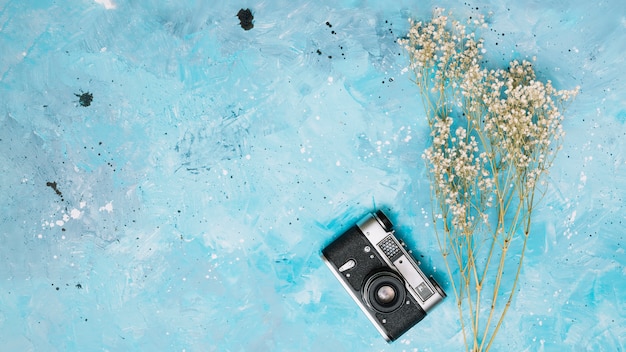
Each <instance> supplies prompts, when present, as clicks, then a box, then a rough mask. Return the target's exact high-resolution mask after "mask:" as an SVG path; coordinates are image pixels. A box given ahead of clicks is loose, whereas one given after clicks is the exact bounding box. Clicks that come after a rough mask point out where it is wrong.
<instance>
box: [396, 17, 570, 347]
mask: <svg viewBox="0 0 626 352" xmlns="http://www.w3.org/2000/svg"><path fill="white" fill-rule="evenodd" d="M410 24H411V29H410V30H409V33H408V36H407V38H405V39H401V40H399V41H398V43H399V44H400V45H402V46H403V47H404V48H405V50H406V52H407V53H408V55H409V59H410V64H409V66H408V68H407V70H411V71H413V73H414V76H415V82H416V84H417V86H418V87H419V89H420V92H421V95H422V98H423V101H424V103H425V104H424V105H425V108H426V113H427V118H428V123H429V126H430V137H431V138H432V144H431V146H429V147H428V148H426V150H425V151H424V153H423V154H422V158H423V159H424V160H425V162H426V165H427V167H428V174H429V177H430V181H431V190H432V199H433V202H434V205H435V206H436V207H437V208H438V210H435V211H433V212H432V213H433V214H437V215H434V218H433V219H434V220H435V222H436V223H439V224H441V225H442V228H443V237H440V244H441V250H442V253H445V254H446V256H445V259H446V260H447V261H449V262H450V263H454V264H458V265H459V267H458V271H459V273H460V274H459V275H460V276H452V272H453V271H452V269H451V268H450V267H449V266H448V269H449V273H450V275H451V279H452V280H453V281H455V287H456V290H457V292H456V293H457V298H458V299H459V300H466V301H467V305H466V306H465V307H466V308H468V309H470V310H471V308H472V307H473V308H475V309H476V310H475V311H471V312H470V314H469V315H467V314H464V313H463V312H461V317H462V321H463V322H464V323H465V324H467V325H464V329H463V331H464V333H466V332H467V331H471V332H472V333H473V334H474V335H473V338H468V339H467V340H466V341H471V342H466V347H467V349H468V350H472V351H474V350H475V351H478V350H481V351H483V350H486V349H488V348H489V346H490V345H491V342H492V341H493V337H494V336H495V334H496V333H497V331H498V328H499V326H500V323H501V321H502V319H503V317H504V314H505V313H506V310H507V309H508V306H509V305H510V301H511V299H512V295H513V293H514V292H515V289H514V288H515V285H516V283H517V277H516V278H515V280H514V282H513V284H512V286H509V287H508V288H507V290H508V292H511V293H510V295H509V297H508V301H507V304H506V305H505V307H506V308H503V310H502V311H501V315H500V318H499V319H500V320H499V321H493V320H492V318H491V317H492V315H493V314H489V318H488V320H487V321H486V322H485V323H484V325H481V326H479V329H476V328H475V326H474V325H473V324H474V321H479V319H478V316H479V315H480V311H479V310H478V308H477V307H479V306H480V304H479V303H480V302H472V300H473V299H478V298H477V297H479V296H472V295H471V294H469V295H468V294H467V292H479V291H480V290H481V289H482V287H484V285H485V284H486V281H485V278H487V277H490V278H493V276H489V274H494V273H495V274H496V277H498V276H497V275H501V274H502V272H503V270H504V263H508V262H507V258H508V256H507V254H508V251H509V243H511V241H512V239H513V238H514V237H515V236H519V235H520V231H521V233H523V234H524V236H523V241H524V243H525V241H526V238H528V233H529V231H530V217H531V214H532V211H533V206H534V205H535V204H534V202H535V198H534V197H533V195H534V192H535V189H536V188H537V187H542V186H543V185H544V180H543V178H542V176H543V175H545V173H546V172H547V170H548V169H549V168H550V166H551V164H552V161H553V160H554V157H555V153H556V151H558V150H559V148H560V145H561V141H562V138H563V137H564V135H565V133H564V131H563V127H562V121H563V115H562V113H561V110H562V108H563V107H564V105H565V103H566V102H567V101H568V100H570V99H572V98H573V97H574V96H576V94H577V93H578V91H579V89H580V88H579V87H576V89H573V90H557V89H555V88H554V87H553V84H552V82H551V81H549V80H548V81H545V82H542V81H541V80H540V79H538V78H537V75H536V73H535V71H534V68H533V64H532V62H530V61H527V60H521V61H519V60H513V61H511V62H510V64H509V67H508V68H507V69H486V68H484V67H482V62H483V58H482V54H483V53H484V51H485V48H484V41H483V39H482V38H479V36H476V31H477V30H479V29H481V28H485V27H486V26H487V25H486V21H485V18H484V16H478V17H476V16H475V17H474V18H473V19H471V20H468V21H467V24H463V23H462V22H460V21H457V20H454V19H453V18H451V16H450V15H449V14H448V13H446V11H445V10H444V9H442V8H436V9H435V10H434V12H433V17H432V19H431V20H430V21H427V22H425V21H412V20H410ZM534 60H535V59H534V58H533V61H534ZM537 198H540V197H537ZM474 238H475V240H473V239H474ZM484 243H491V244H492V245H491V247H490V246H489V245H488V246H487V247H486V248H501V249H502V252H501V253H498V252H497V251H494V250H487V251H483V249H484V248H485V247H484V246H482V245H483V244H484ZM524 248H525V246H524ZM448 254H450V255H448ZM480 255H483V256H484V257H480ZM519 255H521V258H523V251H522V252H521V253H519ZM519 255H518V257H519ZM492 257H494V258H498V259H500V258H501V260H497V259H494V260H493V261H492V260H491V259H492ZM498 261H499V262H500V264H499V266H498V267H497V268H496V270H495V272H494V271H493V270H491V271H490V270H488V269H489V267H488V265H489V264H488V263H492V262H498ZM485 263H487V264H485ZM517 263H518V264H517V265H521V263H522V260H517ZM481 264H482V265H485V267H484V268H482V269H481V270H478V269H477V266H479V265H481ZM472 270H473V272H474V274H473V275H470V272H471V271H472ZM482 273H484V275H483V274H482ZM459 277H460V278H459ZM494 281H495V282H497V284H495V285H494V292H493V295H492V296H489V295H486V296H481V297H482V298H485V297H487V298H485V299H490V300H492V302H487V304H489V305H490V306H491V313H493V312H494V310H495V309H496V303H495V302H496V298H497V297H498V289H499V287H500V285H501V284H502V283H501V281H500V279H499V278H498V279H494ZM466 289H467V290H468V291H464V290H466ZM492 303H493V304H492ZM459 304H461V301H460V302H459ZM498 307H500V306H498ZM459 309H461V305H459ZM464 317H465V318H466V320H463V318H464ZM467 317H469V318H467ZM470 326H472V328H469V327H470ZM480 329H484V330H480ZM485 331H486V332H485ZM484 339H486V340H484ZM470 344H476V345H470ZM485 347H486V348H485Z"/></svg>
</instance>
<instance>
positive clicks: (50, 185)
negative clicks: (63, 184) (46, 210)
mask: <svg viewBox="0 0 626 352" xmlns="http://www.w3.org/2000/svg"><path fill="white" fill-rule="evenodd" d="M46 186H48V187H50V188H52V189H53V190H54V193H56V194H57V196H59V197H61V200H63V193H61V191H59V188H57V183H56V182H46Z"/></svg>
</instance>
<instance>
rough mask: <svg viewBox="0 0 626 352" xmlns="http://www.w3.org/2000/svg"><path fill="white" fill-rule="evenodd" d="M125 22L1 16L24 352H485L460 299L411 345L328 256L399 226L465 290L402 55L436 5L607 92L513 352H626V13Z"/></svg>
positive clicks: (553, 196) (2, 286) (610, 8)
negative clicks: (362, 230) (363, 229)
mask: <svg viewBox="0 0 626 352" xmlns="http://www.w3.org/2000/svg"><path fill="white" fill-rule="evenodd" d="M112 2H113V3H114V4H115V5H116V6H115V8H110V9H107V8H106V7H107V6H105V5H106V3H107V1H103V0H100V1H89V0H68V1H62V2H60V1H45V0H40V1H34V0H30V1H29V0H15V1H8V0H1V1H0V53H1V54H0V168H1V169H0V172H1V173H0V175H1V176H0V178H1V179H0V180H1V182H0V197H1V198H0V199H1V200H0V206H1V212H0V260H1V262H2V264H1V267H0V346H2V347H1V348H2V349H3V350H6V351H55V350H57V351H96V350H104V351H123V350H143V351H157V350H162V351H183V350H184V351H279V350H286V351H289V350H291V351H299V350H311V351H324V350H333V351H364V350H377V351H381V350H385V351H403V350H407V351H442V350H459V349H460V348H461V347H462V338H461V335H460V333H459V327H458V324H457V314H458V313H457V311H456V308H455V306H454V303H453V299H448V300H446V301H445V302H444V303H443V304H442V305H441V306H439V307H438V308H437V309H436V310H434V311H433V312H432V314H431V315H429V317H428V318H427V319H426V320H425V321H423V322H422V323H420V324H419V325H418V327H416V328H414V329H412V330H411V331H410V332H409V333H407V334H406V335H404V336H403V337H402V338H401V339H400V340H399V341H397V342H395V343H394V344H392V345H387V344H386V342H384V340H383V339H382V338H381V337H380V336H379V335H378V333H377V332H376V330H375V329H374V328H373V327H372V326H371V325H370V323H369V321H367V319H366V318H365V317H364V316H363V314H362V313H361V312H360V311H359V310H358V308H357V307H356V305H354V303H353V302H352V301H351V300H350V298H349V297H348V295H347V294H345V292H344V291H343V288H342V287H341V286H340V285H339V284H338V283H337V281H336V280H335V278H334V277H333V276H332V275H331V274H330V272H329V271H328V269H327V268H326V267H325V266H324V265H323V264H322V262H321V260H320V258H319V250H320V249H321V248H322V247H323V246H324V245H326V244H327V243H328V242H329V241H330V240H332V238H334V236H335V235H336V234H337V233H338V232H339V231H341V230H343V229H345V228H346V227H347V226H349V225H351V224H352V223H353V222H354V221H355V220H356V219H357V218H359V217H360V216H361V215H363V214H364V213H365V212H366V211H370V210H372V209H374V208H375V207H381V208H384V209H389V210H390V211H389V214H390V217H391V219H392V220H393V221H394V223H395V224H396V225H397V228H398V230H399V234H400V236H402V237H404V238H405V239H406V241H407V243H408V244H409V246H410V247H412V248H414V249H416V250H417V252H418V253H420V254H422V255H424V258H423V260H422V266H423V269H424V270H425V271H426V272H428V273H432V274H434V275H435V276H436V277H437V278H438V279H439V281H440V282H441V283H442V285H443V286H444V287H447V286H448V285H449V282H448V280H447V276H446V274H445V271H444V270H443V261H442V258H441V256H440V254H439V252H438V249H437V245H436V241H435V238H434V234H433V233H432V231H431V228H429V227H428V225H427V224H428V223H429V218H430V215H429V214H428V211H429V210H430V203H429V196H428V194H429V191H428V183H427V178H426V177H425V175H424V164H423V161H422V160H421V158H420V155H421V153H422V150H423V149H424V147H425V145H426V136H427V127H426V126H425V121H424V120H425V119H424V115H423V112H422V108H421V106H420V103H419V102H420V99H419V97H418V95H417V89H416V87H414V86H413V85H412V83H411V82H410V76H409V75H407V74H404V75H403V74H402V73H401V72H402V69H403V68H404V67H405V66H406V65H407V61H408V59H407V57H406V55H405V54H404V53H402V52H401V50H400V48H399V47H398V46H397V45H396V44H395V40H396V38H397V37H398V36H402V35H404V34H405V33H406V31H407V30H408V22H407V19H408V18H409V17H413V18H429V17H430V13H431V10H432V8H433V6H435V5H439V6H444V7H446V8H448V9H451V10H452V11H453V12H454V13H455V15H456V16H457V17H458V18H466V17H468V16H472V15H474V16H475V15H476V14H478V13H483V14H490V16H489V20H488V22H489V23H490V24H491V26H492V29H493V31H489V30H488V31H486V32H485V33H483V34H484V36H485V38H486V41H487V47H488V50H489V51H488V53H487V57H488V58H489V60H490V64H492V65H493V66H500V67H502V66H504V65H506V64H507V62H508V61H509V60H511V59H513V58H530V57H532V56H537V62H536V67H537V69H538V72H539V75H540V76H541V77H542V78H543V79H552V80H553V81H554V82H555V85H556V86H557V87H558V88H567V89H569V88H574V87H575V86H577V85H580V86H581V88H582V92H581V94H580V95H579V97H578V98H577V99H576V100H575V102H574V103H573V104H572V105H571V107H570V109H569V110H568V111H567V119H566V121H565V129H566V131H567V133H568V135H567V137H566V140H565V145H564V149H563V150H562V152H561V153H560V155H559V158H558V159H557V161H556V164H555V165H554V167H553V169H552V172H551V174H550V179H549V182H550V183H551V187H550V188H549V191H548V193H547V195H546V197H545V198H544V202H543V203H542V204H541V207H540V208H538V211H537V213H536V215H537V216H536V218H535V225H534V227H533V237H532V240H531V243H530V249H529V251H528V255H527V257H526V262H525V264H526V266H525V268H524V270H523V272H522V277H521V286H520V287H521V290H520V292H519V294H518V295H517V299H516V300H515V302H514V304H513V306H512V308H511V311H510V312H509V315H508V320H507V322H506V324H505V325H504V326H503V329H502V330H501V332H500V335H499V339H498V340H497V343H496V346H495V347H497V350H503V351H505V350H506V351H522V350H526V351H564V350H570V351H623V350H624V345H625V344H626V328H625V327H626V303H625V302H626V293H625V291H626V269H625V267H624V266H625V264H626V255H625V253H624V233H625V232H626V217H625V215H624V214H625V213H626V212H625V209H624V203H625V202H626V201H625V197H626V159H625V156H626V155H625V152H626V147H625V142H624V141H625V140H626V127H625V126H624V125H625V123H626V93H625V90H624V86H625V85H626V82H625V81H624V77H626V63H625V61H624V53H625V52H626V10H624V9H625V7H624V4H623V1H621V0H612V1H604V2H601V3H600V2H593V1H591V2H590V1H582V0H575V1H556V0H553V1H524V2H518V1H479V2H473V1H472V2H469V3H465V4H463V3H462V2H457V1H439V2H433V1H417V0H413V1H392V2H388V1H387V2H383V1H348V0H344V1H336V0H333V1H327V0H317V1H306V2H302V1H300V2H292V1H286V0H285V1H249V0H243V1H240V2H236V1H191V0H189V1H180V0H179V1H157V0H145V1H133V0H113V1H112ZM248 7H249V8H250V9H251V10H252V11H253V13H254V16H255V22H254V23H255V27H254V28H253V29H252V30H250V31H244V30H243V29H242V28H241V27H240V26H239V23H238V19H237V18H236V17H235V15H236V14H237V12H238V11H239V9H240V8H248ZM327 21H328V22H329V23H330V24H331V25H332V28H331V27H330V26H328V25H326V22H327ZM333 31H334V32H333ZM503 34H504V36H503ZM317 50H319V51H320V52H321V55H319V54H318V53H317ZM329 56H332V58H329ZM81 92H91V93H92V94H93V97H94V98H93V102H92V104H91V105H90V106H88V107H83V106H80V105H79V104H78V97H77V96H75V94H81ZM48 182H56V185H57V190H58V191H59V194H57V193H56V192H55V190H54V189H52V187H49V186H46V183H48Z"/></svg>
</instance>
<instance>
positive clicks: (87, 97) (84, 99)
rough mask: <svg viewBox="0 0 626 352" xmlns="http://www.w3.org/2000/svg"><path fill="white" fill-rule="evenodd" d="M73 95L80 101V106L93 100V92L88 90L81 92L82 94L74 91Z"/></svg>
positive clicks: (87, 104) (89, 103)
mask: <svg viewBox="0 0 626 352" xmlns="http://www.w3.org/2000/svg"><path fill="white" fill-rule="evenodd" d="M81 93H82V92H81ZM74 95H75V96H77V97H78V102H79V103H80V105H81V106H89V105H91V102H92V101H93V94H91V93H89V92H86V93H82V94H76V93H74Z"/></svg>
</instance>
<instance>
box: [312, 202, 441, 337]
mask: <svg viewBox="0 0 626 352" xmlns="http://www.w3.org/2000/svg"><path fill="white" fill-rule="evenodd" d="M394 233H395V231H394V230H393V225H392V223H391V221H389V219H388V218H387V216H386V215H385V214H384V213H383V212H382V211H380V210H379V211H377V212H376V213H371V214H368V215H367V216H365V217H364V218H363V219H362V220H361V221H359V222H358V223H357V224H356V225H354V226H353V227H351V228H350V229H348V230H347V231H346V232H344V233H343V234H341V235H340V236H339V237H338V238H337V239H335V240H334V241H333V242H332V243H330V244H329V245H328V246H327V247H326V248H324V249H323V250H322V258H323V260H324V262H325V263H326V265H328V267H329V268H330V270H331V271H332V272H333V274H334V275H335V276H336V277H337V279H338V280H339V282H341V284H342V285H343V287H344V288H345V289H346V291H348V293H349V294H350V296H351V297H352V298H353V299H354V301H355V302H356V303H357V304H358V305H359V307H360V308H361V310H363V312H364V313H365V315H367V317H368V318H369V320H370V321H371V322H372V323H373V324H374V326H375V327H376V329H377V330H378V331H379V332H380V333H381V335H383V337H384V338H385V339H386V340H387V341H389V342H391V341H394V340H396V339H397V338H398V337H400V336H401V335H402V334H404V333H405V332H407V331H408V330H409V329H410V328H411V327H413V326H414V325H415V324H417V323H418V322H420V321H421V320H422V319H424V317H425V316H426V313H427V312H429V311H430V310H431V309H432V308H433V307H435V306H436V305H437V304H438V303H439V302H441V301H442V300H443V299H444V298H445V297H446V294H445V292H444V291H443V289H442V288H441V287H440V286H439V284H437V282H436V281H435V280H434V279H433V278H432V277H430V278H429V277H426V275H424V273H423V272H422V271H421V270H420V268H419V267H418V266H417V263H416V261H415V259H413V257H412V256H411V255H410V254H409V252H407V251H406V249H405V248H404V247H405V246H404V242H401V241H399V240H398V239H397V238H396V236H395V234H394Z"/></svg>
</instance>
